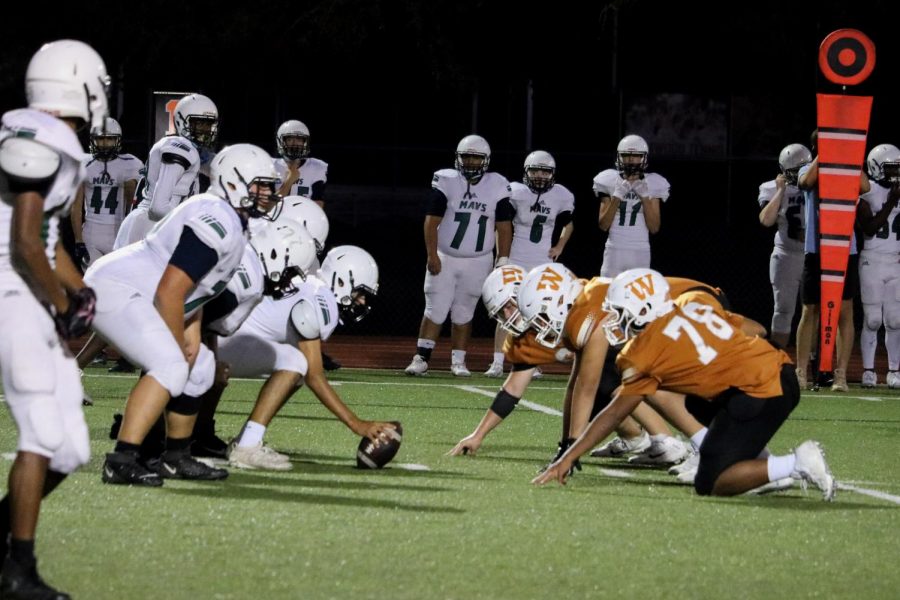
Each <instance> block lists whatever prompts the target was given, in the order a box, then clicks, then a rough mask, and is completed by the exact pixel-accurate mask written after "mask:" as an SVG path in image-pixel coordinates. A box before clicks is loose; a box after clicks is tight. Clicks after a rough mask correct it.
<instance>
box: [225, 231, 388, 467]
mask: <svg viewBox="0 0 900 600" xmlns="http://www.w3.org/2000/svg"><path fill="white" fill-rule="evenodd" d="M261 254H262V253H261ZM261 258H264V259H265V260H266V262H267V263H268V262H269V257H268V256H265V257H263V256H261ZM295 282H296V287H295V288H293V289H291V290H289V291H287V290H286V291H287V292H288V293H285V294H284V295H283V296H282V297H280V298H276V297H271V298H264V299H263V301H262V302H261V303H260V304H259V306H257V307H256V308H255V309H254V310H253V312H252V313H251V314H250V317H249V318H248V319H247V320H246V321H245V322H244V323H243V325H241V327H240V329H238V331H237V332H236V333H235V334H234V335H233V336H231V337H229V338H225V339H223V340H221V341H220V344H219V357H220V358H221V359H222V360H223V361H225V362H226V363H228V365H229V368H230V373H231V374H232V375H234V376H237V377H258V376H260V375H265V374H271V375H269V377H268V379H267V380H266V382H265V383H264V384H263V386H262V388H261V389H260V391H259V395H258V397H257V399H256V405H255V406H254V407H253V411H252V412H251V413H250V416H249V417H248V420H247V422H246V423H245V425H244V427H243V428H242V429H241V431H240V433H239V434H238V436H237V438H235V443H234V445H233V446H232V447H231V449H230V452H229V463H230V464H231V465H232V466H234V467H239V468H247V469H270V470H276V471H286V470H288V469H290V468H291V464H290V461H289V459H288V456H287V455H285V454H280V453H278V452H276V451H274V450H273V449H271V448H269V447H268V446H266V445H264V444H263V436H264V435H265V432H266V429H267V428H268V426H269V424H270V423H271V422H272V419H273V418H274V417H275V415H276V414H277V413H278V411H279V410H280V409H281V407H282V406H284V404H285V402H287V400H288V399H289V398H290V397H291V395H292V394H293V393H294V392H295V391H297V390H298V389H299V388H300V387H301V386H302V385H303V384H304V383H305V384H306V385H307V386H308V387H309V389H310V390H311V391H312V392H313V394H315V396H316V398H318V399H319V401H320V402H321V403H322V404H323V405H324V406H325V407H326V408H328V410H330V411H331V412H332V413H334V415H335V416H336V417H337V418H338V419H340V420H341V422H342V423H344V425H346V426H347V427H348V428H349V429H350V430H351V431H353V432H354V433H355V434H357V435H360V436H366V437H368V438H370V439H371V440H372V441H373V442H376V443H377V442H378V440H379V439H380V438H381V437H382V436H383V435H387V434H386V432H385V430H386V429H388V428H393V425H391V424H390V423H385V422H379V421H363V420H361V419H360V418H359V417H357V416H356V415H355V414H354V413H353V411H351V410H350V409H349V408H348V407H347V406H346V405H345V404H344V403H343V402H342V401H341V399H340V397H339V396H338V395H337V394H336V393H335V391H334V389H333V388H332V387H331V385H330V384H329V383H328V380H327V378H326V377H325V373H324V369H323V368H322V363H321V343H322V342H323V341H325V340H327V339H328V338H329V337H330V336H331V333H332V332H333V331H334V329H335V327H337V325H338V323H340V322H353V321H359V320H361V319H362V318H364V317H365V315H366V314H368V311H369V309H370V302H371V299H372V298H373V297H374V296H375V294H377V292H378V266H377V265H376V264H375V261H374V259H373V258H372V256H371V255H370V254H369V253H368V252H366V251H365V250H363V249H362V248H358V247H356V246H338V247H336V248H334V249H332V250H331V251H330V252H329V253H328V255H327V256H326V257H325V260H324V261H323V263H322V268H321V269H320V270H319V272H318V273H317V276H313V275H309V276H307V277H306V279H305V280H304V281H300V280H299V279H295ZM290 292H293V293H290Z"/></svg>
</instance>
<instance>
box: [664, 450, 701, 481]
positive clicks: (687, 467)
mask: <svg viewBox="0 0 900 600" xmlns="http://www.w3.org/2000/svg"><path fill="white" fill-rule="evenodd" d="M699 466H700V453H699V452H691V453H690V454H688V457H687V458H686V459H685V460H684V461H683V462H680V463H678V464H677V465H675V466H672V467H669V471H668V473H669V475H681V474H682V473H684V472H686V471H691V470H693V471H694V472H695V473H696V472H697V467H699ZM692 480H693V478H692Z"/></svg>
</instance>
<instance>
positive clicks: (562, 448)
mask: <svg viewBox="0 0 900 600" xmlns="http://www.w3.org/2000/svg"><path fill="white" fill-rule="evenodd" d="M574 443H575V438H564V439H562V440H560V441H559V446H557V449H556V456H554V457H553V459H552V460H551V461H550V462H548V463H547V464H546V465H544V467H542V468H541V470H540V471H538V472H539V473H543V472H544V471H546V470H547V469H548V468H549V467H550V465H552V464H553V463H555V462H556V461H558V460H559V459H560V458H562V455H563V454H565V453H566V450H568V449H569V446H571V445H572V444H574ZM576 470H577V471H580V470H581V461H580V460H578V459H575V462H573V463H572V468H571V469H569V473H568V475H569V476H570V477H571V476H572V475H574V474H575V471H576Z"/></svg>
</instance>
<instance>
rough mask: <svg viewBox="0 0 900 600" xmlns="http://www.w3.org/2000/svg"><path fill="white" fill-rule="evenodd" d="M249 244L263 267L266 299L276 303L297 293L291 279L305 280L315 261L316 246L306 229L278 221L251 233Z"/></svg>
mask: <svg viewBox="0 0 900 600" xmlns="http://www.w3.org/2000/svg"><path fill="white" fill-rule="evenodd" d="M250 244H251V245H252V246H253V249H254V250H256V255H257V256H259V260H260V262H261V263H262V266H263V273H265V277H266V279H265V289H264V293H265V295H267V296H272V297H273V298H275V299H276V300H278V299H279V298H285V297H287V296H292V295H294V294H295V293H297V288H296V287H295V286H294V279H295V278H297V277H300V278H302V279H305V278H306V274H307V272H309V268H310V267H311V266H312V264H313V262H314V261H315V259H316V244H315V242H314V241H313V238H312V236H311V235H310V234H309V232H307V231H306V228H305V227H303V225H302V224H301V223H298V222H297V221H294V220H293V219H285V218H279V219H278V221H275V222H271V223H266V224H265V225H264V226H263V227H259V228H256V229H254V231H253V237H252V238H251V240H250Z"/></svg>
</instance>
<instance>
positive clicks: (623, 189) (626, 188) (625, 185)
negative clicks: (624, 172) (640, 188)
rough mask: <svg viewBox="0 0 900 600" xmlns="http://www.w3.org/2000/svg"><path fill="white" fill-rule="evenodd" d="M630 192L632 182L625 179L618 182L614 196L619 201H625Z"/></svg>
mask: <svg viewBox="0 0 900 600" xmlns="http://www.w3.org/2000/svg"><path fill="white" fill-rule="evenodd" d="M630 191H631V182H630V181H626V180H624V179H619V181H617V182H616V187H614V188H613V193H612V195H613V196H614V197H616V198H618V199H619V200H624V199H625V198H626V197H627V196H628V192H630Z"/></svg>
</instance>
